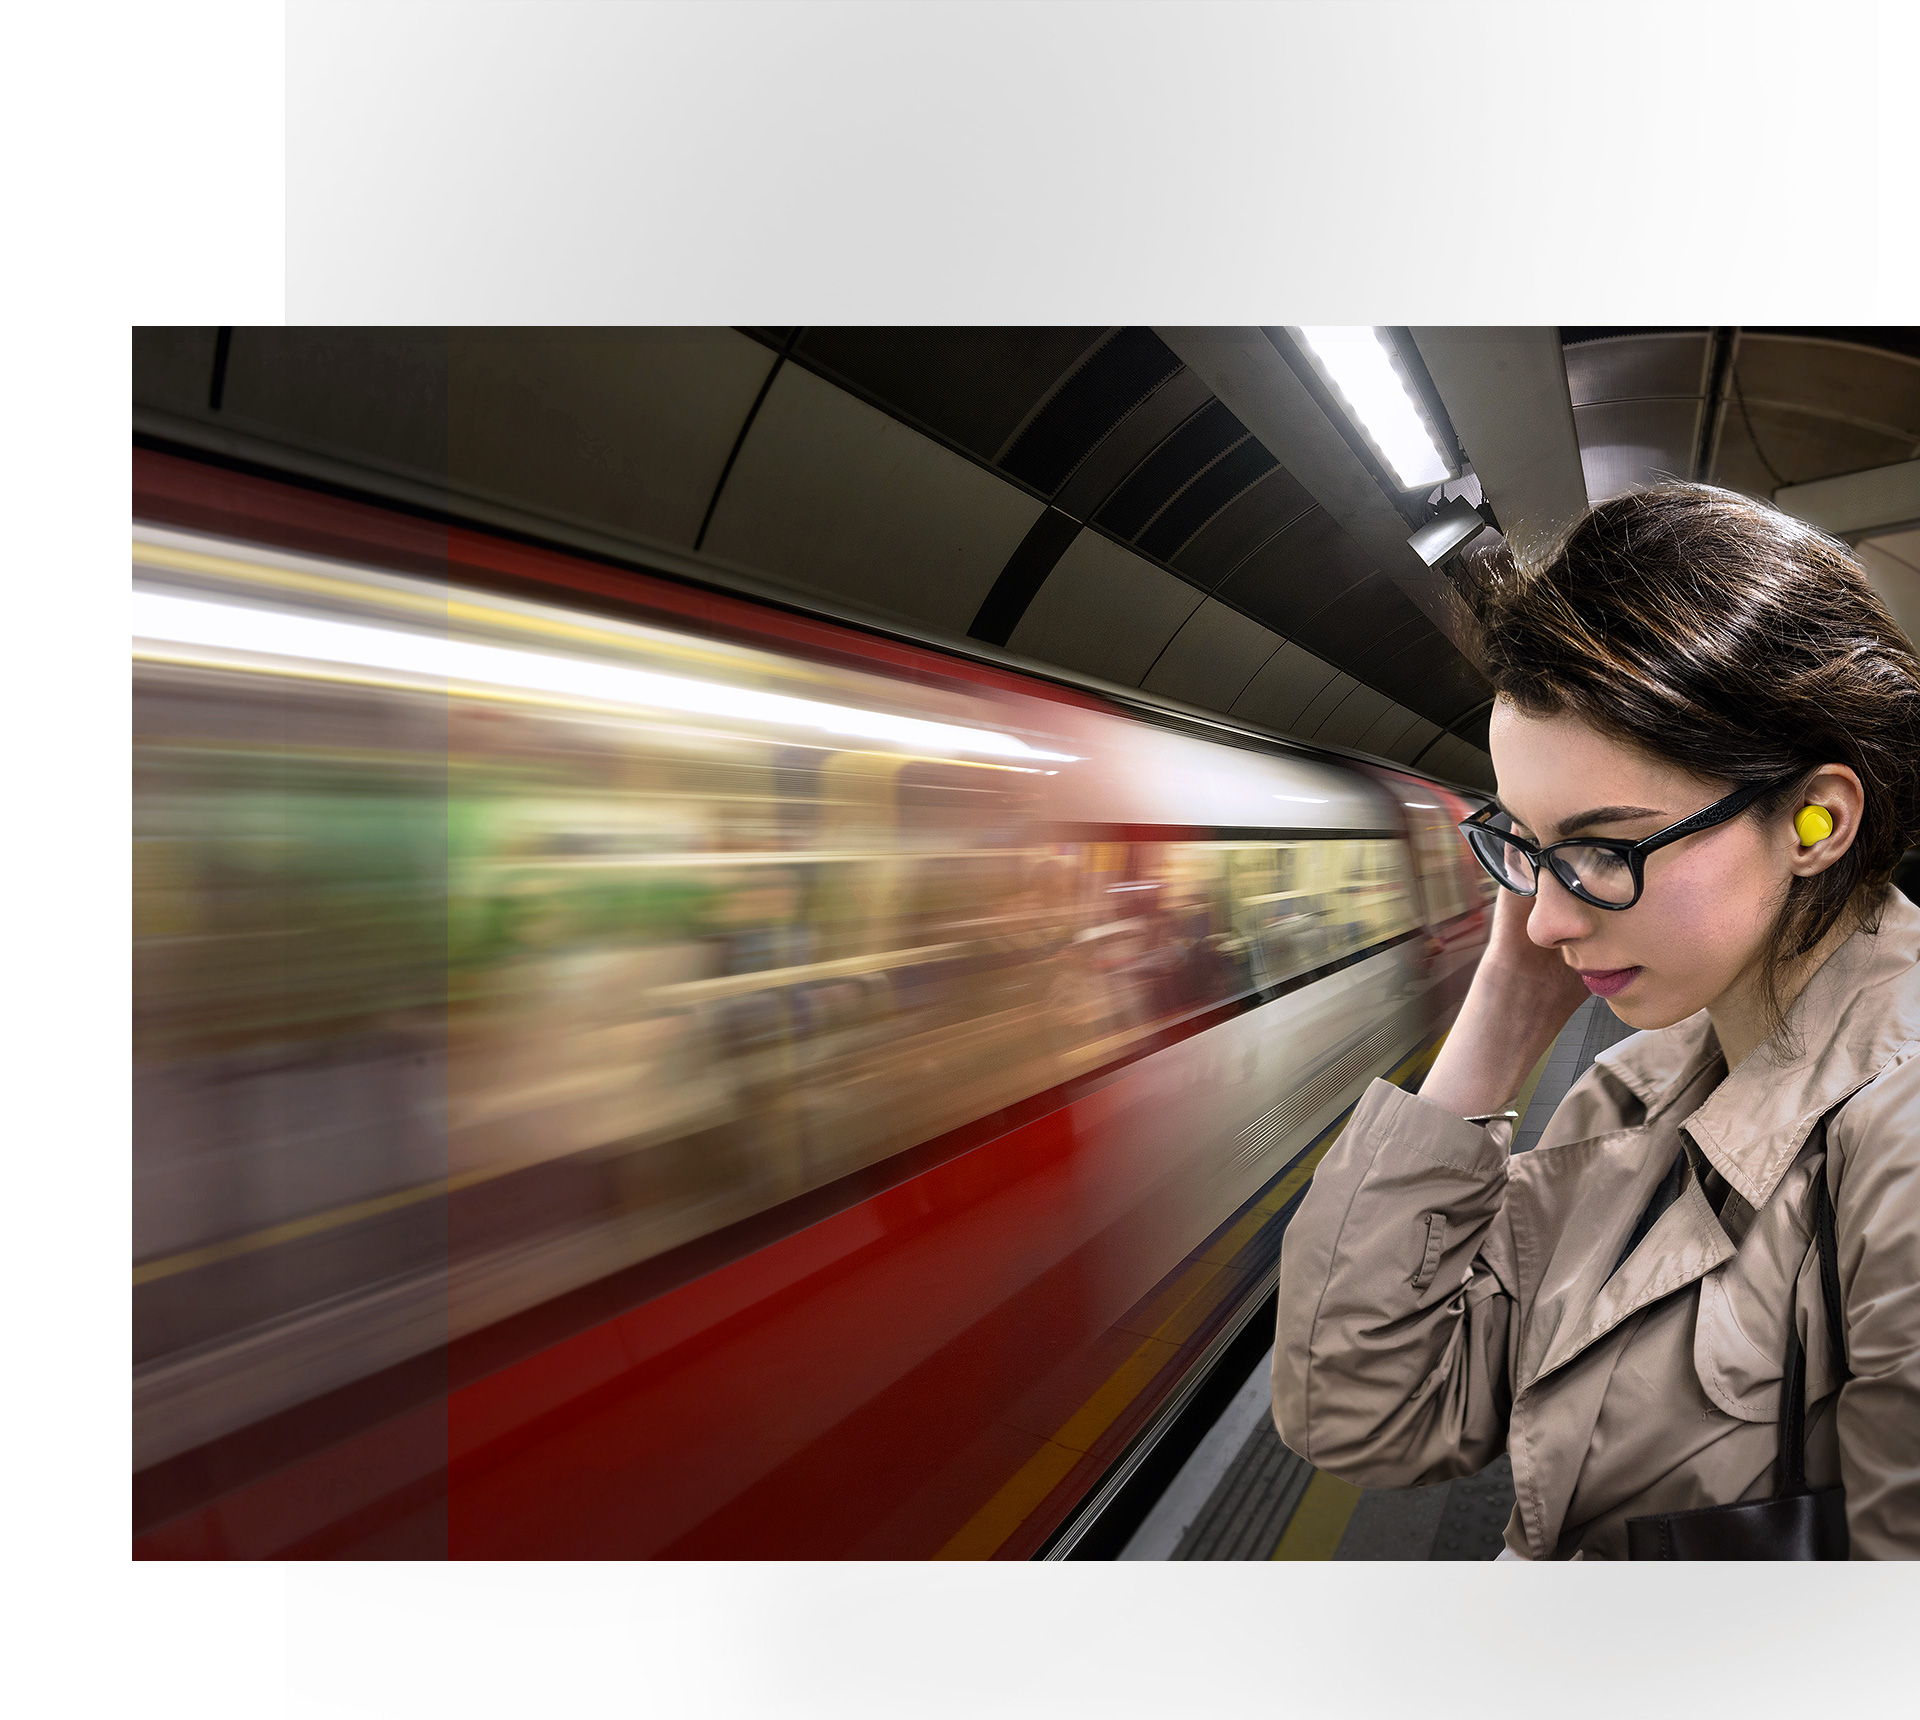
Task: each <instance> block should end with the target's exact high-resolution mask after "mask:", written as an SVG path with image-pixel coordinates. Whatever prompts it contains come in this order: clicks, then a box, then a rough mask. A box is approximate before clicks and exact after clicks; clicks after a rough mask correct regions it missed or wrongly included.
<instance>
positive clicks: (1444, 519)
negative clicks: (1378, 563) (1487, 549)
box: [1407, 496, 1487, 567]
mask: <svg viewBox="0 0 1920 1720" xmlns="http://www.w3.org/2000/svg"><path fill="white" fill-rule="evenodd" d="M1486 526H1487V519H1486V515H1484V514H1483V513H1481V511H1480V510H1479V509H1478V508H1476V507H1475V506H1474V505H1473V503H1471V502H1470V501H1468V500H1467V498H1466V497H1465V496H1455V497H1454V498H1453V500H1452V501H1450V502H1449V503H1447V505H1446V506H1445V507H1444V508H1442V509H1441V510H1440V511H1439V512H1438V513H1437V514H1435V515H1434V516H1433V518H1432V519H1430V520H1428V521H1427V523H1426V524H1425V525H1423V526H1422V527H1421V528H1420V529H1419V530H1418V531H1417V532H1415V533H1414V534H1413V536H1412V537H1410V538H1408V539H1407V547H1408V548H1410V549H1411V550H1412V551H1413V553H1414V554H1415V555H1417V556H1418V557H1419V558H1420V559H1421V560H1422V561H1424V562H1425V563H1426V564H1427V566H1429V567H1432V566H1434V565H1435V564H1436V563H1439V562H1443V561H1445V560H1446V559H1447V557H1448V556H1450V555H1452V554H1453V552H1454V551H1455V550H1457V549H1458V548H1460V546H1461V545H1462V544H1464V543H1466V542H1467V541H1468V539H1470V538H1473V537H1476V536H1478V535H1479V534H1480V533H1481V532H1483V531H1485V530H1486Z"/></svg>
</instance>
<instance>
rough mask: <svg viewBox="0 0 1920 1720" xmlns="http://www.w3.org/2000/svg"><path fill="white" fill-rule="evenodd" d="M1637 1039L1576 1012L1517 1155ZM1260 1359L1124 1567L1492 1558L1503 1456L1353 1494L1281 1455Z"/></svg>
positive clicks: (1507, 1477) (1508, 1467)
mask: <svg viewBox="0 0 1920 1720" xmlns="http://www.w3.org/2000/svg"><path fill="white" fill-rule="evenodd" d="M1632 1031H1633V1029H1632V1028H1630V1027H1628V1026H1627V1025H1626V1024H1625V1023H1624V1022H1622V1021H1620V1020H1619V1018H1618V1017H1616V1016H1615V1015H1614V1013H1613V1012H1612V1010H1610V1009H1608V1008H1607V1006H1606V1004H1605V1003H1604V1002H1602V1001H1601V1000H1600V999H1599V998H1597V997H1596V998H1590V999H1589V1000H1588V1001H1587V1002H1586V1003H1584V1004H1582V1005H1581V1006H1580V1008H1579V1009H1578V1010H1576V1011H1575V1012H1574V1016H1573V1019H1572V1020H1571V1021H1569V1022H1568V1023H1567V1025H1566V1026H1565V1028H1563V1029H1562V1030H1561V1033H1560V1036H1559V1038H1558V1039H1556V1040H1555V1041H1554V1043H1553V1047H1552V1049H1551V1050H1550V1051H1549V1052H1548V1053H1547V1055H1546V1056H1545V1057H1544V1058H1543V1059H1542V1060H1541V1062H1540V1064H1539V1066H1538V1067H1537V1068H1536V1069H1535V1071H1534V1073H1533V1075H1532V1076H1531V1077H1530V1078H1529V1081H1528V1083H1527V1086H1526V1087H1525V1088H1523V1089H1522V1091H1521V1094H1520V1102H1519V1105H1518V1109H1519V1110H1520V1112H1521V1119H1520V1124H1519V1127H1518V1128H1517V1129H1516V1130H1515V1133H1514V1151H1515V1152H1526V1151H1529V1150H1530V1149H1531V1148H1532V1147H1533V1146H1535V1145H1536V1144H1537V1143H1538V1141H1539V1139H1540V1136H1541V1134H1542V1133H1543V1132H1544V1131H1545V1129H1546V1126H1547V1121H1548V1119H1549V1118H1551V1117H1552V1115H1553V1113H1554V1110H1555V1108H1556V1107H1557V1106H1558V1105H1559V1103H1560V1101H1561V1100H1562V1099H1563V1098H1565V1097H1566V1095H1567V1091H1568V1089H1569V1088H1571V1087H1572V1086H1573V1084H1574V1082H1575V1081H1577V1080H1578V1079H1579V1078H1580V1077H1581V1076H1582V1075H1583V1074H1585V1073H1586V1071H1587V1069H1588V1067H1589V1066H1590V1065H1591V1064H1592V1062H1593V1060H1594V1058H1595V1057H1597V1056H1598V1055H1599V1054H1600V1053H1601V1052H1602V1051H1604V1050H1606V1049H1607V1048H1608V1047H1609V1046H1611V1045H1617V1044H1618V1043H1619V1042H1620V1041H1621V1040H1623V1039H1625V1038H1626V1037H1627V1036H1628V1035H1629V1034H1630V1033H1632ZM1271 1366H1272V1355H1271V1352H1269V1353H1268V1354H1267V1355H1265V1356H1263V1357H1261V1359H1260V1361H1259V1363H1258V1364H1257V1365H1256V1366H1255V1367H1254V1369H1253V1371H1252V1372H1251V1373H1250V1374H1248V1376H1247V1378H1246V1380H1245V1382H1244V1383H1243V1384H1242V1385H1241V1387H1240V1389H1239V1390H1238V1391H1237V1392H1236V1393H1235V1394H1234V1396H1233V1399H1232V1401H1231V1402H1230V1403H1229V1404H1228V1405H1227V1407H1226V1409H1225V1410H1224V1411H1222V1413H1221V1415H1220V1417H1219V1419H1218V1420H1217V1421H1216V1422H1215V1423H1214V1425H1213V1427H1212V1428H1211V1429H1210V1430H1209V1431H1208V1433H1207V1435H1206V1437H1205V1438H1204V1439H1202V1440H1201V1442H1200V1443H1199V1445H1198V1446H1196V1447H1195V1449H1194V1452H1193V1455H1192V1456H1191V1457H1189V1458H1188V1460H1187V1462H1186V1463H1185V1465H1184V1466H1183V1467H1182V1468H1181V1470H1180V1472H1179V1474H1178V1475H1177V1476H1175V1478H1174V1480H1173V1482H1172V1483H1171V1484H1170V1485H1169V1487H1168V1488H1167V1490H1166V1492H1165V1493H1164V1494H1162V1495H1161V1497H1160V1500H1159V1502H1158V1503H1157V1504H1156V1505H1155V1506H1154V1508H1153V1510H1152V1511H1151V1512H1150V1513H1148V1515H1147V1517H1146V1519H1145V1520H1144V1521H1143V1522H1142V1523H1141V1525H1140V1527H1139V1528H1138V1529H1137V1530H1136V1531H1135V1532H1134V1534H1133V1537H1132V1538H1131V1539H1130V1540H1129V1541H1128V1543H1127V1545H1126V1547H1125V1548H1124V1549H1123V1550H1122V1552H1121V1553H1120V1555H1119V1556H1120V1557H1121V1558H1122V1559H1289V1560H1291V1559H1305V1560H1313V1559H1335V1560H1369V1559H1493V1558H1497V1557H1498V1556H1499V1553H1500V1550H1501V1547H1502V1545H1503V1541H1502V1533H1503V1531H1504V1530H1505V1528H1506V1525H1507V1518H1508V1515H1509V1514H1510V1513H1511V1511H1512V1509H1513V1465H1512V1462H1511V1460H1510V1459H1509V1458H1508V1457H1506V1456H1505V1455H1504V1454H1503V1455H1502V1456H1500V1457H1498V1458H1497V1459H1495V1460H1494V1461H1493V1462H1492V1463H1490V1464H1488V1465H1487V1467H1486V1468H1485V1469H1483V1470H1481V1472H1480V1473H1479V1474H1478V1475H1469V1476H1462V1477H1461V1478H1459V1479H1458V1480H1454V1481H1443V1482H1440V1483H1438V1484H1437V1485H1435V1486H1432V1487H1407V1488H1361V1487H1356V1486H1354V1485H1353V1484H1352V1483H1350V1482H1346V1481H1342V1480H1340V1479H1339V1478H1338V1477H1336V1476H1332V1475H1328V1474H1325V1473H1323V1472H1321V1471H1320V1470H1317V1469H1315V1468H1314V1467H1313V1466H1312V1465H1311V1464H1310V1463H1308V1462H1306V1461H1305V1459H1303V1458H1301V1457H1299V1456H1298V1455H1296V1454H1295V1453H1294V1452H1292V1451H1289V1450H1288V1449H1287V1447H1286V1446H1285V1445H1284V1444H1283V1443H1282V1442H1281V1439H1280V1435H1279V1433H1278V1432H1277V1431H1276V1430H1275V1428H1274V1425H1273V1416H1272V1413H1271V1409H1270V1406H1269V1387H1268V1382H1269V1375H1270V1370H1271Z"/></svg>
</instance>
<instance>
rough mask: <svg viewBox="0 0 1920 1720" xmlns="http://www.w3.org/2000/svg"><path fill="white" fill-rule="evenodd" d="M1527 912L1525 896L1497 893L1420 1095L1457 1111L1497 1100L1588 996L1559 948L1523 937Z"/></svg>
mask: <svg viewBox="0 0 1920 1720" xmlns="http://www.w3.org/2000/svg"><path fill="white" fill-rule="evenodd" d="M1532 910H1533V898H1531V897H1529V896H1518V895H1515V894H1514V893H1513V892H1512V891H1511V890H1502V891H1501V892H1500V897H1499V900H1498V901H1497V902H1496V903H1495V904H1494V909H1493V933H1492V936H1491V937H1490V938H1489V939H1488V940H1487V949H1486V953H1485V954H1484V955H1483V956H1481V958H1480V966H1479V969H1478V970H1477V971H1476V972H1475V974H1474V976H1473V985H1472V988H1471V989H1470V990H1469V991H1468V992H1467V1000H1466V1002H1465V1003H1464V1004H1462V1005H1461V1006H1460V1018H1459V1020H1457V1021H1456V1022H1455V1023H1454V1025H1453V1031H1452V1032H1451V1033H1449V1034H1448V1035H1447V1042H1446V1044H1445V1045H1443V1046H1442V1047H1441V1048H1440V1055H1439V1056H1438V1057H1437V1058H1435V1059H1434V1064H1433V1068H1432V1069H1431V1070H1430V1071H1429V1072H1428V1074H1427V1078H1426V1080H1425V1081H1423V1082H1422V1083H1421V1085H1420V1096H1421V1098H1423V1099H1430V1100H1432V1101H1433V1102H1434V1103H1435V1104H1437V1105H1443V1106H1445V1107H1446V1109H1448V1110H1449V1111H1453V1112H1455V1113H1456V1114H1457V1115H1459V1116H1462V1117H1471V1116H1475V1115H1477V1114H1479V1113H1480V1112H1483V1111H1496V1110H1498V1109H1499V1108H1500V1107H1501V1106H1503V1105H1505V1104H1506V1102H1507V1101H1508V1100H1509V1099H1511V1098H1512V1097H1513V1096H1514V1095H1515V1094H1516V1093H1517V1092H1519V1090H1520V1088H1521V1086H1522V1085H1523V1084H1524V1083H1525V1081H1526V1078H1527V1076H1528V1074H1529V1073H1530V1072H1531V1070H1532V1069H1533V1066H1534V1064H1536V1063H1537V1062H1539V1061H1540V1059H1541V1058H1542V1057H1544V1056H1545V1055H1546V1052H1547V1048H1548V1047H1549V1046H1551V1045H1552V1044H1553V1041H1554V1038H1555V1036H1556V1035H1558V1033H1559V1032H1560V1029H1561V1028H1563V1027H1565V1026H1566V1024H1567V1022H1568V1020H1569V1018H1570V1017H1571V1016H1572V1015H1573V1012H1574V1011H1575V1010H1576V1009H1578V1008H1579V1007H1580V1005H1581V1004H1583V1003H1585V1002H1586V1000H1587V998H1588V996H1589V993H1588V991H1587V988H1586V985H1585V983H1584V982H1583V981H1582V980H1581V978H1580V976H1579V974H1578V973H1576V972H1575V971H1574V970H1573V968H1571V967H1570V966H1569V965H1568V964H1567V960H1566V957H1565V956H1564V955H1562V954H1561V952H1560V951H1559V950H1557V949H1542V948H1541V947H1540V945H1538V944H1536V943H1535V942H1534V941H1533V940H1532V939H1531V938H1530V937H1528V936H1527V916H1528V915H1529V914H1530V913H1531V912H1532Z"/></svg>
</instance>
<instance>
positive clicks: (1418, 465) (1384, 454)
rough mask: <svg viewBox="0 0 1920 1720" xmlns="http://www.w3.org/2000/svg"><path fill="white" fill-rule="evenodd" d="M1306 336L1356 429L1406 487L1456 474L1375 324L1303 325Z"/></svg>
mask: <svg viewBox="0 0 1920 1720" xmlns="http://www.w3.org/2000/svg"><path fill="white" fill-rule="evenodd" d="M1300 336H1301V339H1303V340H1304V341H1305V342H1306V343H1307V346H1308V347H1309V348H1310V349H1311V351H1312V353H1313V356H1314V357H1315V358H1316V359H1318V360H1319V362H1320V368H1321V369H1322V370H1323V371H1324V372H1325V373H1326V376H1327V380H1328V381H1329V382H1331V383H1332V384H1333V387H1334V390H1335V392H1336V393H1337V394H1338V395H1339V396H1340V399H1341V403H1342V405H1344V406H1345V407H1346V409H1347V415H1348V416H1349V417H1350V418H1351V419H1352V420H1353V422H1354V425H1355V427H1356V428H1357V429H1358V430H1360V432H1361V433H1362V434H1363V435H1365V436H1366V438H1367V440H1368V441H1370V442H1371V443H1372V444H1373V445H1374V447H1375V448H1377V449H1378V450H1379V452H1380V457H1381V458H1382V459H1383V460H1385V461H1386V463H1387V466H1388V468H1389V469H1390V470H1391V471H1392V473H1393V476H1394V479H1395V481H1396V482H1397V483H1398V484H1399V486H1400V487H1401V489H1403V490H1417V489H1421V488H1423V487H1427V486H1431V485H1433V484H1437V483H1440V482H1441V481H1442V480H1443V479H1445V478H1449V477H1451V476H1452V475H1453V468H1452V466H1451V465H1450V464H1449V463H1448V460H1447V456H1446V455H1445V453H1443V452H1442V451H1441V448H1440V443H1439V440H1438V439H1437V438H1436V437H1435V436H1434V433H1433V430H1432V428H1431V427H1430V426H1429V425H1428V423H1427V419H1426V414H1425V413H1423V412H1422V411H1421V410H1420V402H1419V401H1418V400H1417V399H1416V398H1415V396H1414V393H1413V390H1412V389H1410V388H1409V387H1408V386H1407V384H1406V382H1405V381H1404V380H1403V379H1402V378H1401V376H1400V373H1399V372H1398V371H1396V370H1395V369H1394V367H1393V361H1392V359H1391V358H1390V357H1389V356H1388V351H1387V344H1386V342H1385V340H1383V339H1382V338H1381V334H1380V331H1379V330H1378V329H1373V328H1345V327H1324V326H1323V327H1315V328H1302V329H1301V330H1300Z"/></svg>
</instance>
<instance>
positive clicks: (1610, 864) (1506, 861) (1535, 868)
mask: <svg viewBox="0 0 1920 1720" xmlns="http://www.w3.org/2000/svg"><path fill="white" fill-rule="evenodd" d="M1803 774H1805V773H1804V772H1801V771H1795V772H1794V773H1793V775H1792V776H1783V777H1779V778H1777V779H1776V780H1775V781H1773V782H1759V783H1752V784H1749V785H1748V786H1747V787H1746V788H1740V789H1735V790H1734V792H1733V793H1732V794H1730V795H1728V796H1727V797H1726V798H1725V799H1724V800H1716V801H1715V802H1714V803H1713V804H1712V805H1711V806H1708V807H1703V808H1702V809H1701V810H1700V811H1698V812H1696V813H1694V814H1693V816H1692V817H1691V818H1683V819H1681V820H1680V822H1679V823H1678V824H1669V825H1668V826H1667V827H1666V829H1664V830H1657V831H1655V832H1654V833H1653V835H1651V836H1648V837H1644V838H1642V839H1641V840H1640V841H1638V842H1610V841H1605V840H1602V839H1599V838H1596V837H1590V836H1576V837H1574V838H1572V839H1571V840H1570V841H1566V842H1550V843H1548V844H1547V846H1546V847H1544V848H1542V847H1541V846H1540V845H1539V844H1538V843H1537V842H1529V841H1528V840H1527V838H1526V837H1524V836H1516V835H1514V833H1513V828H1512V826H1513V816H1512V814H1511V813H1509V812H1508V811H1507V809H1506V808H1505V807H1503V806H1488V807H1483V808H1482V809H1481V810H1480V811H1479V812H1476V813H1475V814H1474V815H1473V816H1472V817H1471V818H1469V819H1466V820H1465V821H1464V822H1463V823H1462V824H1461V826H1460V833H1461V834H1462V835H1463V836H1465V837H1466V839H1467V846H1468V847H1469V848H1471V849H1472V850H1473V856H1474V858H1475V859H1476V860H1478V861H1479V862H1480V864H1481V865H1482V866H1484V867H1486V869H1487V872H1488V874H1489V875H1490V876H1491V877H1492V879H1493V881H1494V882H1495V883H1496V884H1498V885H1500V886H1501V887H1502V888H1503V889H1507V890H1511V891H1512V892H1513V893H1514V894H1515V895H1516V896H1531V895H1534V894H1535V893H1536V892H1537V891H1538V890H1539V888H1540V867H1541V865H1542V863H1544V864H1545V865H1547V866H1548V867H1550V868H1551V869H1552V872H1553V875H1554V877H1555V878H1557V879H1558V880H1559V881H1560V882H1561V883H1562V884H1563V885H1565V886H1566V888H1567V890H1568V891H1569V892H1570V893H1571V894H1573V895H1575V896H1578V897H1579V898H1580V900H1581V901H1583V902H1591V903H1592V904H1593V905H1594V907H1596V908H1607V909H1610V910H1612V911H1614V912H1616V913H1617V912H1618V911H1619V910H1620V909H1622V908H1631V907H1632V906H1633V905H1634V903H1635V902H1637V901H1639V900H1640V892H1641V891H1642V890H1644V889H1645V888H1646V885H1647V856H1648V855H1649V854H1651V853H1653V852H1654V850H1655V849H1657V848H1664V847H1666V845H1667V844H1668V843H1669V842H1678V841H1679V840H1680V838H1681V837H1683V836H1693V835H1697V834H1698V833H1699V832H1700V831H1702V830H1711V829H1712V828H1713V827H1714V826H1715V825H1716V824H1725V823H1726V822H1727V820H1728V819H1730V818H1737V817H1738V816H1739V815H1740V814H1741V813H1743V812H1745V811H1746V809H1747V808H1748V807H1749V806H1751V805H1752V804H1753V803H1754V802H1755V801H1756V800H1758V799H1759V798H1760V797H1761V795H1763V794H1770V793H1771V792H1772V791H1773V790H1774V789H1776V788H1784V787H1785V786H1786V785H1787V784H1788V783H1790V782H1792V781H1794V780H1795V779H1796V778H1798V777H1800V776H1801V775H1803Z"/></svg>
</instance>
